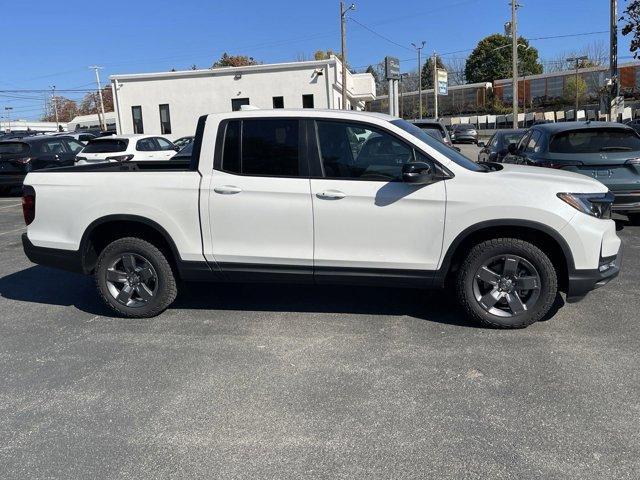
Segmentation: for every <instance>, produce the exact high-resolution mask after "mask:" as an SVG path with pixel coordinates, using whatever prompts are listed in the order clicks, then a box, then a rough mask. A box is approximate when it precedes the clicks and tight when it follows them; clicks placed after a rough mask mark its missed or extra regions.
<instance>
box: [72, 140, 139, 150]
mask: <svg viewBox="0 0 640 480" xmlns="http://www.w3.org/2000/svg"><path fill="white" fill-rule="evenodd" d="M128 144H129V140H124V139H108V140H106V139H105V140H97V139H96V140H89V143H87V145H86V146H85V147H84V151H83V152H82V153H113V152H124V151H125V150H126V149H127V145H128Z"/></svg>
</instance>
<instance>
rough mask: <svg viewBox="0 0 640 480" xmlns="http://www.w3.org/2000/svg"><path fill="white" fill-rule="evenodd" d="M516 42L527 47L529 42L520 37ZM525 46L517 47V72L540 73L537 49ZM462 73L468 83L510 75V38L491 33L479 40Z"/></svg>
mask: <svg viewBox="0 0 640 480" xmlns="http://www.w3.org/2000/svg"><path fill="white" fill-rule="evenodd" d="M518 44H519V45H524V46H525V47H529V42H528V41H527V40H526V39H525V38H522V37H519V38H518ZM525 47H518V74H519V75H535V74H537V73H542V64H540V63H539V62H538V50H536V49H535V48H532V47H529V48H525ZM464 73H465V77H466V78H467V82H469V83H476V82H492V81H493V80H497V79H499V78H509V77H511V39H510V38H509V37H506V36H504V35H499V34H493V35H489V36H488V37H485V38H483V39H482V40H480V41H479V42H478V45H477V46H476V48H475V49H474V50H473V52H471V55H469V58H467V62H466V64H465V68H464Z"/></svg>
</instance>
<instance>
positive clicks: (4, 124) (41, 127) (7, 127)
mask: <svg viewBox="0 0 640 480" xmlns="http://www.w3.org/2000/svg"><path fill="white" fill-rule="evenodd" d="M58 125H59V126H60V127H62V129H63V130H66V129H67V124H66V123H63V122H60V123H59V124H58ZM58 125H56V122H37V121H31V120H4V119H3V120H0V133H5V132H10V131H12V132H16V131H22V130H34V131H36V132H57V131H58Z"/></svg>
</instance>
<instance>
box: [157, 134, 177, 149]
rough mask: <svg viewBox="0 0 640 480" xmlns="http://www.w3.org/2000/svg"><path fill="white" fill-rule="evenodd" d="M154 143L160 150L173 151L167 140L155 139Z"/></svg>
mask: <svg viewBox="0 0 640 480" xmlns="http://www.w3.org/2000/svg"><path fill="white" fill-rule="evenodd" d="M155 140H156V142H158V145H159V146H160V150H173V145H172V144H171V142H169V141H168V140H166V139H164V138H162V137H156V139H155Z"/></svg>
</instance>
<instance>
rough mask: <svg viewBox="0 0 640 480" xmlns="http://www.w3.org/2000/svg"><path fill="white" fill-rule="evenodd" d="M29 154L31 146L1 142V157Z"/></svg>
mask: <svg viewBox="0 0 640 480" xmlns="http://www.w3.org/2000/svg"><path fill="white" fill-rule="evenodd" d="M28 152H29V144H27V143H19V142H0V157H1V156H2V155H3V154H4V155H16V154H21V153H28Z"/></svg>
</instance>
